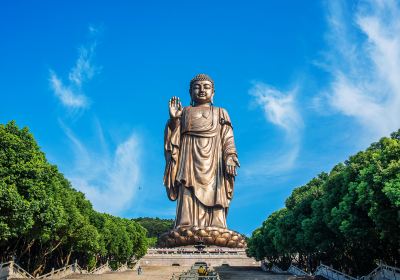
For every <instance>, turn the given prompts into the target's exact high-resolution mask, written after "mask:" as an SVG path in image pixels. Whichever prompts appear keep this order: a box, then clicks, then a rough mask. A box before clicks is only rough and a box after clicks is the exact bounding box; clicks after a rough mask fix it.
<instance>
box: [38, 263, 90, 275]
mask: <svg viewBox="0 0 400 280" xmlns="http://www.w3.org/2000/svg"><path fill="white" fill-rule="evenodd" d="M67 270H70V271H71V273H70V274H72V273H75V272H77V271H78V272H79V273H82V268H81V267H80V266H79V265H78V263H76V262H75V263H73V264H69V265H66V266H64V267H61V268H59V269H57V270H54V269H53V270H52V271H50V272H48V273H46V274H43V275H40V276H38V277H36V278H37V279H43V278H47V277H49V276H54V275H57V274H60V273H61V272H64V271H67Z"/></svg>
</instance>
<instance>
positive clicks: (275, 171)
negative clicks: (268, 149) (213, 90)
mask: <svg viewBox="0 0 400 280" xmlns="http://www.w3.org/2000/svg"><path fill="white" fill-rule="evenodd" d="M249 93H250V95H251V96H252V97H253V98H254V102H255V103H256V104H257V105H258V106H260V107H261V109H262V110H263V112H264V116H265V119H266V121H268V122H270V123H272V124H273V125H275V126H277V127H278V128H280V129H281V130H283V132H284V133H285V134H284V135H285V136H284V138H285V141H284V143H285V146H284V147H282V150H281V151H278V152H273V153H270V154H266V155H263V156H262V158H259V159H257V160H255V161H254V163H253V164H252V165H251V166H249V168H247V169H245V175H247V176H254V175H262V176H267V177H269V176H277V175H278V176H279V175H281V174H282V173H283V172H285V171H288V170H290V169H291V168H292V167H293V166H294V163H295V162H296V159H297V157H298V154H299V150H300V143H301V136H302V135H301V134H302V129H303V120H302V117H301V115H300V113H299V112H298V109H297V107H296V93H297V88H295V89H293V90H291V91H289V92H282V91H280V90H278V89H276V88H274V87H272V86H270V85H268V84H264V83H261V82H256V83H254V84H253V87H252V88H251V89H250V91H249Z"/></svg>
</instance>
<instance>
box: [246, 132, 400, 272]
mask: <svg viewBox="0 0 400 280" xmlns="http://www.w3.org/2000/svg"><path fill="white" fill-rule="evenodd" d="M285 206H286V207H285V208H283V209H281V210H278V211H276V212H274V213H272V214H271V215H270V216H269V217H268V218H267V220H266V221H264V222H263V224H262V226H261V227H260V228H258V229H256V230H255V231H254V232H253V235H252V237H251V238H250V241H249V243H248V254H249V255H251V256H254V257H256V258H257V259H258V260H262V259H266V260H268V261H270V262H274V263H278V264H280V265H281V266H285V265H289V264H290V262H291V261H295V262H297V263H298V264H299V265H300V266H302V267H303V268H307V269H310V268H313V269H315V267H316V266H317V265H318V264H319V262H320V261H322V262H323V263H324V264H328V265H333V267H334V268H336V269H340V270H344V271H346V272H348V273H350V274H352V275H365V274H367V273H369V272H370V271H371V270H372V269H374V268H375V266H376V265H375V263H376V262H377V261H380V260H381V261H383V262H385V263H387V264H389V265H396V266H400V263H399V262H400V130H399V131H397V132H395V133H393V134H392V135H391V137H390V138H382V139H381V140H380V141H379V142H377V143H373V144H372V145H371V146H370V147H369V148H368V149H367V150H366V151H362V152H359V153H358V154H356V155H354V156H352V157H350V158H349V159H348V160H347V161H345V162H344V163H339V164H337V165H336V166H335V167H334V168H333V169H332V170H331V171H330V172H329V174H326V173H322V174H320V175H318V176H317V177H315V178H314V179H312V180H311V181H310V182H308V183H307V184H306V185H304V186H301V187H299V188H296V189H294V190H293V192H292V194H291V195H290V197H289V198H287V200H286V202H285Z"/></svg>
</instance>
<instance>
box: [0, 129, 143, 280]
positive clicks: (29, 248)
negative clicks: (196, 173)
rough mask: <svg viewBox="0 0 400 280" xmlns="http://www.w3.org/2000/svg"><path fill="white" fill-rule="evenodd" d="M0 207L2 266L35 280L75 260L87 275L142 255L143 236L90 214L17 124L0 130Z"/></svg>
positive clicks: (133, 227) (136, 227)
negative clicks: (22, 270) (9, 263)
mask: <svg viewBox="0 0 400 280" xmlns="http://www.w3.org/2000/svg"><path fill="white" fill-rule="evenodd" d="M0 201H1V203H0V262H5V261H8V260H10V259H11V258H13V259H15V261H16V262H17V263H18V264H19V265H21V266H22V267H23V268H25V269H26V270H28V271H29V272H31V273H33V274H42V273H44V272H47V271H49V270H50V269H51V268H52V267H55V268H58V267H63V266H65V265H67V264H70V263H72V262H73V261H75V260H77V261H78V263H79V264H80V265H81V266H82V267H86V268H89V269H90V268H93V267H94V266H96V264H99V263H104V262H105V261H106V260H110V261H112V262H119V263H124V262H129V261H130V260H131V259H132V258H133V257H134V258H139V257H141V256H143V255H144V254H145V253H146V250H147V241H146V230H145V229H144V228H143V227H142V226H141V225H140V224H138V223H137V222H135V221H132V220H129V219H124V218H118V217H114V216H111V215H108V214H104V213H98V212H96V211H95V210H93V207H92V205H91V203H90V202H89V201H88V200H87V199H86V198H85V196H84V194H83V193H81V192H79V191H77V190H75V189H74V188H73V187H72V186H71V183H70V182H69V181H68V180H67V179H66V178H65V177H64V175H63V174H62V173H60V171H59V170H58V169H57V167H56V166H55V165H51V164H50V163H49V162H48V161H47V159H46V157H45V154H44V153H43V152H42V151H41V150H40V148H39V146H38V145H37V143H36V141H35V139H34V137H33V136H32V134H31V133H30V132H29V130H28V129H27V128H23V129H19V128H18V127H17V125H16V124H15V122H10V123H8V124H6V125H0Z"/></svg>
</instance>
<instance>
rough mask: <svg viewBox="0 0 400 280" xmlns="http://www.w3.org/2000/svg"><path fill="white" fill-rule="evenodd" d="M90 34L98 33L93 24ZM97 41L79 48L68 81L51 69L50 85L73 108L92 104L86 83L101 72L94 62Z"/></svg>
mask: <svg viewBox="0 0 400 280" xmlns="http://www.w3.org/2000/svg"><path fill="white" fill-rule="evenodd" d="M89 32H90V34H94V33H97V31H96V29H95V28H94V27H92V26H90V27H89ZM95 49H96V42H93V43H91V44H90V45H89V46H81V47H80V48H79V50H78V52H79V56H78V59H77V60H76V62H75V65H74V66H73V67H72V68H71V69H70V71H69V73H68V79H67V82H64V81H63V80H62V79H61V78H60V77H59V76H58V75H57V73H56V72H55V71H54V70H50V78H49V82H50V87H51V89H52V90H53V92H54V94H55V96H56V97H57V98H58V99H59V100H60V101H61V103H62V104H63V105H64V106H65V107H67V108H71V109H83V108H87V107H89V105H90V102H89V99H88V97H87V96H86V95H85V93H84V90H83V86H84V83H85V82H87V81H89V80H91V79H92V78H93V76H94V75H95V74H96V73H97V72H99V69H100V68H99V67H97V66H95V65H94V64H93V56H94V54H95Z"/></svg>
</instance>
